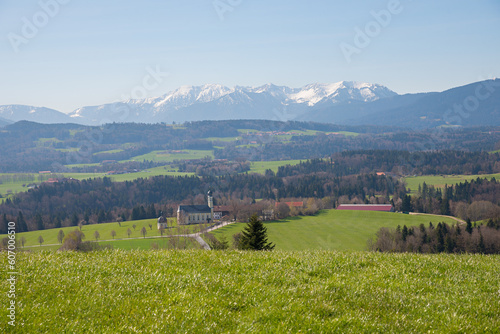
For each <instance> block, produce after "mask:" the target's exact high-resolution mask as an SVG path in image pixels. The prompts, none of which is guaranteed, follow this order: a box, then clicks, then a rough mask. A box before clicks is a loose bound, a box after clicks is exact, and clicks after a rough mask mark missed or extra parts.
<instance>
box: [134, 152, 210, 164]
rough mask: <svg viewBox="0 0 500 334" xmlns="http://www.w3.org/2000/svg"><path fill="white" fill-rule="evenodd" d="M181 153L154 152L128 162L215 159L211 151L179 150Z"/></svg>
mask: <svg viewBox="0 0 500 334" xmlns="http://www.w3.org/2000/svg"><path fill="white" fill-rule="evenodd" d="M179 151H180V153H173V152H172V151H170V152H169V151H152V152H149V153H147V154H143V155H139V156H136V157H133V158H131V159H129V160H127V161H143V160H149V161H154V162H173V161H174V160H194V159H203V158H205V157H207V156H209V157H211V158H213V157H214V153H213V151H211V150H179Z"/></svg>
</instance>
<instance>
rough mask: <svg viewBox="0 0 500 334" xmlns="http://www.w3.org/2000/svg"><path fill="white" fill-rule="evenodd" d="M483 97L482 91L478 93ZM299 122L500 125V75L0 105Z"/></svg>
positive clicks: (88, 114)
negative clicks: (397, 87) (418, 83)
mask: <svg viewBox="0 0 500 334" xmlns="http://www.w3.org/2000/svg"><path fill="white" fill-rule="evenodd" d="M478 91H480V92H483V91H486V92H488V98H487V99H481V103H479V105H478V107H477V108H476V109H475V110H474V117H466V119H464V117H465V116H463V115H462V114H463V113H462V114H461V113H459V115H456V114H457V111H456V108H457V107H456V106H457V105H458V106H460V105H463V104H464V103H465V102H464V101H467V99H470V98H471V96H472V97H474V96H476V95H477V92H478ZM481 96H482V95H481ZM230 119H263V120H279V121H288V120H297V121H312V122H325V123H337V124H347V125H349V124H350V125H369V124H371V125H396V126H401V127H409V128H428V127H437V126H441V125H500V80H499V79H493V80H486V81H480V82H476V83H471V84H468V85H465V86H461V87H456V88H451V89H449V90H446V91H443V92H439V93H438V92H432V93H418V94H405V95H398V94H396V93H395V92H393V91H392V90H390V89H388V88H387V87H384V86H382V85H379V84H370V83H360V82H351V81H341V82H337V83H332V84H318V83H316V84H310V85H306V86H304V87H301V88H290V87H286V86H276V85H273V84H267V85H263V86H259V87H242V86H236V87H233V88H229V87H225V86H222V85H218V84H210V85H204V86H182V87H180V88H178V89H176V90H174V91H171V92H169V93H167V94H165V95H162V96H159V97H152V98H147V99H142V100H128V101H122V102H115V103H108V104H103V105H100V106H88V107H82V108H79V109H77V110H75V111H73V112H72V113H70V114H64V113H61V112H59V111H57V110H53V109H48V108H42V107H31V106H23V105H5V106H0V127H1V126H5V125H6V124H8V123H9V122H17V121H20V120H28V121H34V122H38V123H78V124H85V125H100V124H105V123H111V122H139V123H159V122H166V123H172V122H174V121H175V122H177V123H179V122H185V121H201V120H230Z"/></svg>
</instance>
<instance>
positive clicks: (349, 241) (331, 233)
mask: <svg viewBox="0 0 500 334" xmlns="http://www.w3.org/2000/svg"><path fill="white" fill-rule="evenodd" d="M429 222H432V223H433V224H437V223H439V222H446V223H448V224H450V225H451V224H455V223H456V221H455V220H453V219H451V218H447V217H439V216H432V215H426V216H419V215H407V214H402V213H392V212H372V211H350V210H322V211H320V212H319V213H318V214H317V215H315V216H298V217H290V218H287V219H283V220H278V221H272V222H265V223H264V225H265V226H266V228H267V235H268V239H269V241H271V242H273V243H275V244H276V249H281V250H311V249H318V250H338V251H344V250H352V251H358V250H365V249H366V246H367V241H368V240H369V239H370V238H373V237H374V236H375V234H376V233H377V231H378V230H379V229H380V228H381V227H393V228H396V227H397V226H398V225H400V226H401V227H403V225H406V226H418V225H420V224H425V225H428V224H429ZM245 225H246V224H245V223H235V224H231V225H228V226H225V227H223V228H221V229H218V230H216V231H213V232H211V233H212V234H214V235H215V236H216V237H221V236H223V235H224V236H225V237H226V238H227V240H229V241H232V235H233V234H236V233H238V232H241V231H242V230H243V228H244V227H245Z"/></svg>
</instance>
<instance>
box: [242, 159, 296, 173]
mask: <svg viewBox="0 0 500 334" xmlns="http://www.w3.org/2000/svg"><path fill="white" fill-rule="evenodd" d="M301 161H303V160H282V161H252V163H251V165H250V173H259V174H264V173H265V171H266V169H271V170H272V171H274V172H275V173H276V172H277V171H278V167H281V166H286V165H298V164H299V163H300V162H301Z"/></svg>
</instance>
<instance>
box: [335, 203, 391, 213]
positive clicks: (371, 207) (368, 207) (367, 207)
mask: <svg viewBox="0 0 500 334" xmlns="http://www.w3.org/2000/svg"><path fill="white" fill-rule="evenodd" d="M337 210H362V211H385V212H394V208H393V207H392V205H391V204H340V205H339V206H338V207H337Z"/></svg>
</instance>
